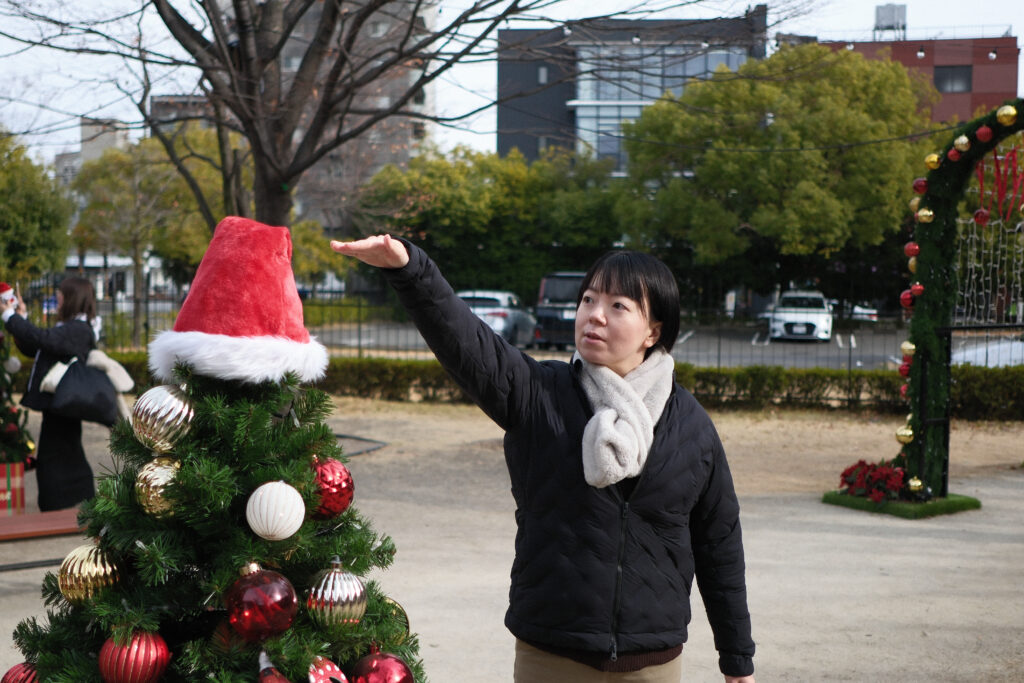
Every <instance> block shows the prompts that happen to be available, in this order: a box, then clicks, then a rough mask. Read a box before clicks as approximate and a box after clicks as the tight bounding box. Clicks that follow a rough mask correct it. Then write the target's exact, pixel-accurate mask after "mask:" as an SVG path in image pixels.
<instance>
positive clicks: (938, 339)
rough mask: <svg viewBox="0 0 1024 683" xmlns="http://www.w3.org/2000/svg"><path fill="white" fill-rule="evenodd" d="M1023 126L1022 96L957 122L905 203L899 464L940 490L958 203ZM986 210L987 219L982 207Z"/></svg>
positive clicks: (943, 485) (945, 458) (944, 479)
mask: <svg viewBox="0 0 1024 683" xmlns="http://www.w3.org/2000/svg"><path fill="white" fill-rule="evenodd" d="M1021 130H1024V100H1022V99H1017V100H1014V101H1010V102H1007V103H1006V104H1005V105H1003V106H1001V107H999V108H998V109H996V110H994V111H992V112H989V113H988V114H987V115H985V116H981V117H979V118H977V119H974V120H973V121H970V122H968V123H966V124H964V125H962V126H960V127H959V128H957V129H956V130H955V131H954V133H953V135H952V137H951V138H950V141H949V143H948V145H947V146H946V147H945V148H944V149H943V150H942V151H941V152H936V153H933V154H929V155H928V157H926V159H925V164H926V167H927V168H928V169H929V171H928V173H927V176H925V177H922V178H917V179H916V180H915V181H914V184H913V189H914V193H915V195H916V196H915V197H914V199H912V200H911V208H912V209H913V210H914V213H915V219H916V223H915V227H914V234H913V241H912V242H910V243H908V245H907V246H906V249H905V251H906V254H907V256H908V258H909V259H910V260H909V261H908V268H909V270H910V271H911V285H910V287H909V288H908V290H906V291H904V292H903V294H902V295H901V303H902V304H903V306H904V308H906V309H907V311H908V312H909V314H910V338H909V340H907V341H906V342H904V343H903V345H902V349H901V350H902V351H903V354H904V357H903V360H904V364H903V367H901V374H905V375H906V377H907V384H906V385H905V387H904V391H905V394H906V397H907V400H908V401H909V405H910V414H909V415H908V417H907V424H906V425H904V426H903V427H901V428H900V429H899V430H897V433H896V438H897V440H898V441H900V442H901V443H902V444H903V448H902V451H901V456H902V459H903V461H904V462H903V463H902V464H903V465H904V467H905V468H906V472H907V476H908V478H909V480H910V481H911V482H914V483H915V484H916V486H917V487H921V486H922V485H923V486H926V487H928V489H930V490H931V491H932V492H934V494H935V495H937V496H941V497H944V496H946V495H947V494H948V470H949V467H948V464H949V415H950V386H951V371H950V355H951V349H950V338H951V337H950V333H951V330H952V329H953V328H954V309H955V307H956V305H957V293H958V291H959V288H958V282H957V278H958V273H957V268H956V263H957V259H958V246H959V242H960V234H959V231H958V220H959V209H960V205H961V203H962V202H963V200H964V199H965V196H966V193H967V191H968V187H969V185H970V183H971V180H972V178H974V177H975V175H976V170H977V169H978V165H979V164H981V163H983V160H984V159H985V158H986V155H988V154H989V153H991V152H993V151H994V150H996V148H997V146H998V145H999V144H1000V143H1002V142H1003V141H1004V140H1006V139H1007V138H1009V137H1010V136H1011V135H1014V134H1015V133H1017V132H1019V131H1021ZM996 162H997V164H998V156H997V157H996ZM1019 189H1020V188H1019V183H1018V188H1017V190H1018V191H1019ZM1017 197H1019V195H1018V194H1015V195H1014V199H1013V202H1014V204H1013V206H1012V218H1013V219H1014V220H1017V221H1020V220H1021V215H1020V211H1021V210H1022V206H1021V204H1019V203H1016V202H1017ZM984 215H985V219H984V220H986V221H987V213H986V214H984ZM1007 216H1008V217H1009V216H1010V214H1009V213H1007ZM979 222H980V221H979ZM914 477H916V478H917V480H918V481H916V482H915V481H914V479H913V478H914ZM912 488H913V487H912ZM928 489H924V490H928Z"/></svg>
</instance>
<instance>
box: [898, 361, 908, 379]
mask: <svg viewBox="0 0 1024 683" xmlns="http://www.w3.org/2000/svg"><path fill="white" fill-rule="evenodd" d="M900 375H902V376H903V377H910V363H901V364H900Z"/></svg>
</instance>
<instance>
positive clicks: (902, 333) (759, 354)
mask: <svg viewBox="0 0 1024 683" xmlns="http://www.w3.org/2000/svg"><path fill="white" fill-rule="evenodd" d="M179 306H180V302H178V301H175V300H171V299H160V300H157V299H151V300H149V301H145V302H141V303H140V304H139V310H140V315H139V340H140V343H139V344H138V345H136V344H134V343H133V326H134V308H135V307H134V304H133V302H132V301H131V300H119V301H112V300H109V299H108V300H104V301H101V302H100V307H99V310H100V315H101V317H102V320H103V326H102V330H103V333H102V334H103V338H102V341H101V343H102V345H103V346H104V348H106V349H108V350H114V351H128V350H144V349H145V346H146V344H147V343H148V341H149V340H150V339H152V337H153V336H155V335H156V334H157V333H159V332H161V331H163V330H166V329H170V328H171V327H172V326H173V324H174V320H175V317H176V316H177V311H178V308H179ZM303 308H304V316H305V323H306V327H307V329H309V331H310V334H312V335H313V336H315V337H316V338H317V339H318V340H319V341H320V342H321V343H322V344H324V345H325V346H326V347H328V349H329V350H330V353H331V355H333V356H339V357H375V356H376V357H394V358H431V357H432V354H431V353H430V351H429V349H428V348H427V345H426V343H425V342H424V341H423V338H422V337H421V336H420V334H419V332H418V331H417V330H416V328H415V327H414V326H413V325H412V323H411V322H409V320H408V317H407V316H406V315H405V312H404V311H402V310H401V309H400V308H396V307H395V306H393V305H389V306H384V305H370V304H367V303H366V302H365V301H363V300H362V299H359V298H354V297H349V298H336V299H314V300H306V301H304V302H303ZM29 314H30V316H32V318H33V320H35V321H36V322H40V321H41V324H44V325H46V324H52V322H53V321H52V311H49V310H47V311H46V312H45V313H44V309H43V307H42V305H41V303H40V302H37V303H36V304H35V305H34V306H33V305H31V304H30V311H29ZM225 315H230V311H226V312H225ZM48 318H49V320H48ZM767 332H768V330H767V327H766V326H765V325H764V323H763V322H761V321H757V320H753V319H735V318H730V317H727V316H723V315H718V314H717V313H714V312H707V313H702V314H700V315H696V316H693V317H688V318H685V319H683V320H682V321H681V324H680V334H679V338H678V339H677V340H676V343H675V346H674V348H673V350H672V355H673V357H674V358H675V359H676V360H677V361H679V362H684V363H690V364H691V365H694V366H695V367H699V368H736V367H745V366H751V365H766V366H780V367H786V368H830V369H850V370H855V369H863V370H873V369H896V368H897V367H898V366H899V364H900V363H901V362H902V357H901V353H900V343H901V342H903V341H904V340H906V339H907V338H908V336H909V331H908V329H907V322H906V321H904V320H903V319H902V318H900V317H888V318H886V317H882V318H880V319H879V320H878V321H874V322H867V321H850V320H841V319H837V320H836V322H835V325H834V331H833V335H832V339H831V340H830V341H828V342H814V341H783V340H772V339H769V338H768V334H767ZM951 349H952V355H953V362H954V363H972V364H974V365H988V366H1003V365H1022V364H1024V335H1022V331H1021V329H1020V328H1019V326H1018V327H1011V328H1010V329H994V330H990V331H987V332H984V333H981V332H978V331H968V332H954V334H953V337H952V344H951ZM526 351H527V353H530V354H531V355H533V356H535V357H538V358H566V359H567V358H568V357H569V356H570V355H571V353H572V349H571V347H570V349H568V350H565V351H557V350H550V349H534V348H527V349H526Z"/></svg>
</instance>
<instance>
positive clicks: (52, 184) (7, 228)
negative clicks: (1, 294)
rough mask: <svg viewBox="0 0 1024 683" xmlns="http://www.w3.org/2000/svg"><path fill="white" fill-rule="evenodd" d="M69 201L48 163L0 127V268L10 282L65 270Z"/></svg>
mask: <svg viewBox="0 0 1024 683" xmlns="http://www.w3.org/2000/svg"><path fill="white" fill-rule="evenodd" d="M70 217H71V202H70V200H69V199H68V198H67V197H66V196H65V194H64V193H63V192H62V191H61V189H60V187H59V185H58V184H57V182H56V181H55V180H54V179H52V178H51V177H50V176H49V175H48V173H47V171H46V168H45V167H43V166H40V165H38V164H35V163H33V161H32V160H31V159H29V157H28V155H27V153H26V150H25V147H23V146H22V145H20V144H18V142H17V140H16V139H15V138H14V137H12V136H10V135H8V134H7V133H5V132H4V131H3V130H0V269H2V271H3V279H5V280H7V281H8V282H10V283H11V284H12V285H14V284H16V283H18V282H21V281H23V280H28V279H30V278H32V277H36V276H39V275H41V274H43V273H47V272H53V271H61V270H63V269H64V259H65V257H66V255H67V249H68V220H69V219H70Z"/></svg>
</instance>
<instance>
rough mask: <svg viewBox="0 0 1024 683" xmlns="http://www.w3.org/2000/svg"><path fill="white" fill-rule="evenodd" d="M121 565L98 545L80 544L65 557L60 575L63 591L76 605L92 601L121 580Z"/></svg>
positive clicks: (61, 591)
mask: <svg viewBox="0 0 1024 683" xmlns="http://www.w3.org/2000/svg"><path fill="white" fill-rule="evenodd" d="M117 579H118V572H117V567H116V566H114V564H113V563H112V562H111V561H110V559H109V558H108V557H107V554H106V553H105V552H104V551H103V549H102V548H100V547H99V546H98V545H94V544H91V543H90V544H87V545H80V546H78V547H77V548H75V549H74V550H72V551H71V552H70V553H68V555H67V557H65V558H64V561H63V562H62V563H61V565H60V571H59V572H58V575H57V585H58V586H59V587H60V593H61V595H63V596H64V598H65V599H66V600H67V601H68V602H70V603H71V604H72V605H82V604H84V603H86V602H88V601H89V600H90V599H91V598H92V597H93V596H94V595H96V594H97V593H98V592H99V591H101V590H102V589H104V588H106V587H107V586H112V585H114V584H115V583H116V582H117Z"/></svg>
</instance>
